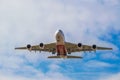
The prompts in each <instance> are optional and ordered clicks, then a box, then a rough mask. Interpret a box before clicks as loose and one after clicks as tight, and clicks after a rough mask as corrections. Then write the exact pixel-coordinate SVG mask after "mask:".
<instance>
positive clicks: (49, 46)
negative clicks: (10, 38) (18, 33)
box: [15, 43, 56, 52]
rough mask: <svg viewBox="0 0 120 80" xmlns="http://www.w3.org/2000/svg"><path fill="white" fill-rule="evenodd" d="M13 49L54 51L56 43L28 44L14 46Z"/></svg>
mask: <svg viewBox="0 0 120 80" xmlns="http://www.w3.org/2000/svg"><path fill="white" fill-rule="evenodd" d="M15 49H20V50H25V49H28V50H30V51H45V52H53V51H54V52H56V43H49V44H43V43H40V44H39V45H33V46H31V45H30V44H28V45H27V46H26V47H16V48H15Z"/></svg>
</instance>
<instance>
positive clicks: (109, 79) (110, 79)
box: [100, 73, 120, 80]
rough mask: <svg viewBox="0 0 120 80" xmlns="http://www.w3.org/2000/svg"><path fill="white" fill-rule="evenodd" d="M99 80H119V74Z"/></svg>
mask: <svg viewBox="0 0 120 80" xmlns="http://www.w3.org/2000/svg"><path fill="white" fill-rule="evenodd" d="M100 80H120V73H117V74H112V75H109V76H107V77H104V78H103V77H102V78H101V79H100Z"/></svg>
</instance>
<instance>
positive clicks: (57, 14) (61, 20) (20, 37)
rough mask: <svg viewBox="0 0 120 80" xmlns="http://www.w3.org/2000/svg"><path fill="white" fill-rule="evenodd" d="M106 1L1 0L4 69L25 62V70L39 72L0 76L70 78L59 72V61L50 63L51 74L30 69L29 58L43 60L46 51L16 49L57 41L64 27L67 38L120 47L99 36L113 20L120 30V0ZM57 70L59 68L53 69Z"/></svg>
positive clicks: (48, 79)
mask: <svg viewBox="0 0 120 80" xmlns="http://www.w3.org/2000/svg"><path fill="white" fill-rule="evenodd" d="M101 1H103V0H101ZM103 3H104V4H100V3H99V2H98V1H96V0H83V1H79V0H75V1H72V0H70V1H59V0H58V1H56V0H34V1H33V0H0V37H1V41H0V45H1V48H0V51H1V52H0V67H1V66H2V68H3V72H6V69H8V70H10V71H11V72H10V74H13V73H14V71H16V69H19V70H20V67H21V66H24V69H22V70H23V71H24V70H25V69H27V70H29V71H31V72H34V73H36V74H37V75H36V76H35V77H33V78H31V77H30V78H29V77H23V76H14V74H13V75H12V76H11V75H7V78H6V76H5V74H4V75H3V73H2V72H1V73H0V80H16V78H17V79H19V80H27V79H29V80H35V79H38V78H39V79H40V78H41V77H39V76H42V78H44V80H45V79H46V80H56V79H57V80H70V79H69V78H68V77H66V76H64V75H63V74H62V73H57V71H56V70H57V69H60V66H58V65H57V64H58V63H52V64H50V65H49V68H50V70H51V71H49V73H47V74H44V73H43V72H41V71H40V72H38V71H37V70H36V69H34V68H32V67H29V69H28V66H26V65H25V63H26V61H28V62H30V63H33V64H35V63H37V62H38V61H42V59H43V57H44V56H45V58H46V57H47V56H46V55H45V54H33V53H31V54H28V53H29V52H27V51H22V52H21V51H14V47H16V46H24V45H25V46H26V44H29V43H30V44H39V43H40V42H50V41H54V40H55V39H54V36H53V35H54V32H55V31H56V29H63V31H64V32H65V35H66V39H67V40H70V41H73V42H82V43H85V44H90V45H92V44H95V43H97V44H98V45H101V46H110V47H113V48H115V49H117V48H116V46H115V45H114V44H112V43H109V42H107V41H102V40H100V39H99V38H98V37H99V36H102V35H105V34H106V35H107V34H108V32H109V29H111V27H110V26H111V23H112V24H114V25H115V26H113V27H112V28H113V29H115V30H116V31H117V30H120V27H119V26H116V25H119V23H117V22H118V21H119V14H118V8H117V7H118V5H119V0H104V1H103ZM110 32H111V31H110ZM68 35H70V36H68ZM108 36H110V35H109V34H108ZM108 36H107V37H108ZM75 40H76V41H75ZM25 53H26V54H25ZM93 56H95V55H93ZM58 62H62V61H58ZM87 63H88V64H87V65H86V66H88V67H98V66H101V67H110V66H111V65H110V64H109V63H105V62H99V61H89V62H87ZM93 65H94V66H93ZM1 70H2V69H1ZM54 71H56V72H55V73H52V72H54ZM25 72H27V71H26V70H25ZM26 74H27V73H26ZM57 77H58V78H57Z"/></svg>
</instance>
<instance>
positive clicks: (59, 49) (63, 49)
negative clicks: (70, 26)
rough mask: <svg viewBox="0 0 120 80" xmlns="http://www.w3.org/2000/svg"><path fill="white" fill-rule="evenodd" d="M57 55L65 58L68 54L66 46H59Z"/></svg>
mask: <svg viewBox="0 0 120 80" xmlns="http://www.w3.org/2000/svg"><path fill="white" fill-rule="evenodd" d="M57 54H58V55H61V56H62V55H63V56H65V55H66V54H67V52H66V49H65V46H64V45H57Z"/></svg>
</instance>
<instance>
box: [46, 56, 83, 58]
mask: <svg viewBox="0 0 120 80" xmlns="http://www.w3.org/2000/svg"><path fill="white" fill-rule="evenodd" d="M48 58H83V57H81V56H49V57H48Z"/></svg>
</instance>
